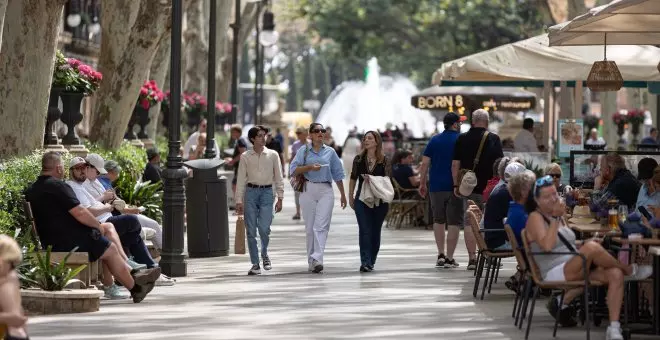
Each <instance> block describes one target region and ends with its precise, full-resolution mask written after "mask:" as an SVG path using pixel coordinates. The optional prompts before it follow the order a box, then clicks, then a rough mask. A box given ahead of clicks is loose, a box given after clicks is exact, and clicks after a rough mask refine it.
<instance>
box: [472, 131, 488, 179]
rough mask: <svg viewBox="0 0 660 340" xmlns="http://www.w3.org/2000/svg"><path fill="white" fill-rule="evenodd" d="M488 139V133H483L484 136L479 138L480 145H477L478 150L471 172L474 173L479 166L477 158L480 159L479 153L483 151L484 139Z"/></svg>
mask: <svg viewBox="0 0 660 340" xmlns="http://www.w3.org/2000/svg"><path fill="white" fill-rule="evenodd" d="M487 137H488V131H485V132H484V135H483V136H481V143H479V150H477V156H476V157H475V158H474V164H473V165H472V171H473V172H474V171H475V169H476V168H477V164H479V158H481V152H482V151H484V144H486V138H487Z"/></svg>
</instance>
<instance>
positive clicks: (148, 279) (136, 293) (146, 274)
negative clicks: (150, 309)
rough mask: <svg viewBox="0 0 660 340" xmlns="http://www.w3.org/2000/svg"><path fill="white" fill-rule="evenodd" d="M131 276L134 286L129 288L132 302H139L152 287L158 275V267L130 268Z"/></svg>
mask: <svg viewBox="0 0 660 340" xmlns="http://www.w3.org/2000/svg"><path fill="white" fill-rule="evenodd" d="M131 276H133V281H135V287H133V289H131V297H132V298H133V303H140V302H142V300H144V298H145V297H146V296H147V294H149V293H150V292H151V290H152V289H154V286H155V283H156V280H158V278H159V277H160V268H158V267H156V268H150V269H140V270H132V271H131Z"/></svg>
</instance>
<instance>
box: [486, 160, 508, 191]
mask: <svg viewBox="0 0 660 340" xmlns="http://www.w3.org/2000/svg"><path fill="white" fill-rule="evenodd" d="M503 160H505V161H506V162H507V163H508V162H509V157H502V158H498V159H496V160H495V163H493V177H492V178H491V179H489V180H488V183H486V188H485V189H484V193H483V194H482V196H483V198H484V202H488V197H490V193H491V192H493V189H495V186H496V185H498V184H499V183H501V182H502V178H501V177H500V171H499V169H500V162H502V161H503Z"/></svg>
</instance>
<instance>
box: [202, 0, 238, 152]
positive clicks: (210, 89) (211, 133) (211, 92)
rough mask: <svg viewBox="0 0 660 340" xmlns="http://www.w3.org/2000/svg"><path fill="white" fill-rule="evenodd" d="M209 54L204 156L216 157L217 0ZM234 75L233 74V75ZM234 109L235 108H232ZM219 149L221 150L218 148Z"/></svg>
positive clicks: (211, 19)
mask: <svg viewBox="0 0 660 340" xmlns="http://www.w3.org/2000/svg"><path fill="white" fill-rule="evenodd" d="M209 7H210V13H209V55H208V70H207V78H208V79H207V81H206V83H207V86H206V103H207V104H206V112H207V116H208V119H207V124H208V128H207V129H206V151H204V158H215V156H216V154H215V114H216V113H215V64H216V63H215V47H216V46H215V35H216V32H215V28H216V14H215V8H216V0H210V1H209ZM232 77H233V76H232ZM232 111H233V108H232ZM218 151H219V150H218Z"/></svg>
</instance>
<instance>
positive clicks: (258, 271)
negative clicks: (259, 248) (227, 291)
mask: <svg viewBox="0 0 660 340" xmlns="http://www.w3.org/2000/svg"><path fill="white" fill-rule="evenodd" d="M248 275H261V268H260V267H259V265H258V264H253V265H252V268H250V270H249V271H248Z"/></svg>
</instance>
